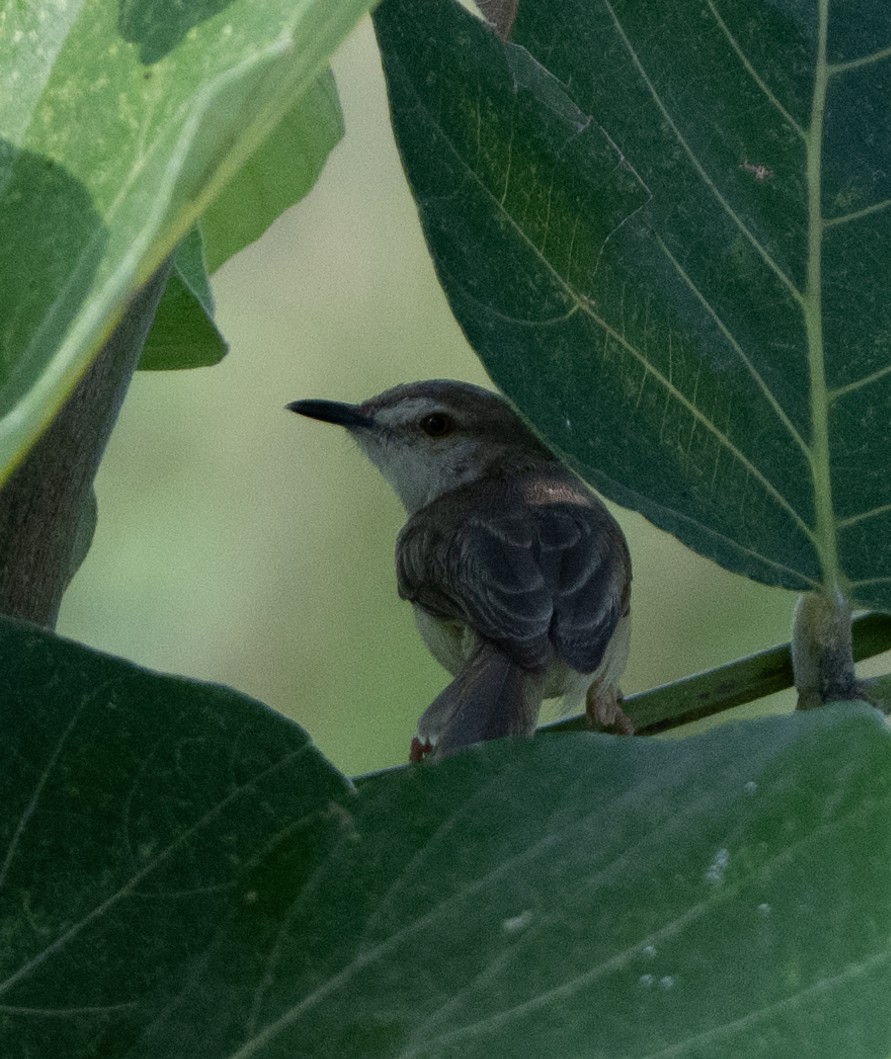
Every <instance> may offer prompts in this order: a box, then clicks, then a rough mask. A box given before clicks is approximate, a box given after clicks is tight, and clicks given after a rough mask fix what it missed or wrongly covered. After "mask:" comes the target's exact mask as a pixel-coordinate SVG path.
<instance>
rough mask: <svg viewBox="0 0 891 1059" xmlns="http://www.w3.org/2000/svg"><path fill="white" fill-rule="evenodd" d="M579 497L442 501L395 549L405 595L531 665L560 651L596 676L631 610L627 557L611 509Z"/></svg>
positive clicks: (424, 512) (412, 522) (409, 527)
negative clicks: (534, 501) (532, 501)
mask: <svg viewBox="0 0 891 1059" xmlns="http://www.w3.org/2000/svg"><path fill="white" fill-rule="evenodd" d="M580 496H581V497H582V499H583V501H584V502H580V503H572V502H567V501H565V500H564V501H561V502H556V503H542V504H521V505H516V504H508V503H499V502H498V500H499V498H498V497H494V498H489V500H488V501H487V502H482V503H481V502H467V503H455V502H454V498H444V501H445V502H443V501H437V502H434V503H433V504H431V505H429V506H428V507H426V508H422V509H421V510H420V511H419V512H417V514H415V515H414V516H413V517H412V518H411V519H409V521H408V523H406V525H405V527H404V529H403V530H402V533H401V534H400V536H399V540H398V542H397V549H396V568H397V578H398V584H399V594H400V595H401V596H402V597H403V598H404V599H409V600H411V602H412V603H414V604H416V605H417V606H420V607H422V608H423V609H424V610H426V611H428V612H429V613H431V614H434V615H436V616H437V617H441V618H451V619H459V620H461V621H464V622H466V623H467V624H468V625H470V626H471V627H472V628H474V629H476V631H477V632H479V633H480V634H481V635H482V636H484V637H486V638H487V639H489V640H492V641H494V642H495V643H497V644H499V645H500V646H501V647H502V648H503V649H504V650H505V651H506V652H507V653H508V654H509V655H510V656H511V657H513V658H514V659H515V660H516V661H517V662H519V663H520V664H521V665H523V666H525V667H528V668H536V667H539V666H544V665H546V664H547V663H548V662H549V661H550V660H551V659H552V658H553V657H554V655H555V654H556V655H557V657H559V658H561V659H562V660H563V661H564V662H566V663H567V664H568V665H570V666H572V668H574V669H577V670H579V671H580V672H586V673H587V672H593V671H594V670H595V669H596V668H597V666H598V665H599V663H600V660H601V658H602V657H603V653H604V651H605V650H606V646H607V644H608V643H609V640H610V637H611V636H612V634H613V631H614V629H615V626H616V623H617V622H618V620H619V618H620V617H621V615H622V613H623V611H624V610H625V609H626V608H627V574H626V571H627V566H626V563H627V552H625V544H624V539H623V538H622V536H621V532H620V531H619V530H618V527H617V526H616V525H615V523H614V521H613V520H612V517H611V516H610V515H609V513H608V512H607V511H606V509H605V508H604V507H603V505H602V504H600V503H599V501H597V500H595V499H594V498H592V497H591V496H590V495H589V494H587V493H585V494H580ZM470 500H471V501H472V500H473V498H470ZM511 508H514V509H517V508H518V510H515V511H514V513H513V514H512V513H510V512H511ZM616 549H620V550H621V552H622V555H621V556H617V555H616ZM617 558H618V559H619V562H617V561H616V559H617Z"/></svg>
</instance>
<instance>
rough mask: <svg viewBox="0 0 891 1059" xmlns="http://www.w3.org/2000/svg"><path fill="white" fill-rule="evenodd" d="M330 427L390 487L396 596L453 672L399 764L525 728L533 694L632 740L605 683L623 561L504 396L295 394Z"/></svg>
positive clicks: (436, 388) (611, 680)
mask: <svg viewBox="0 0 891 1059" xmlns="http://www.w3.org/2000/svg"><path fill="white" fill-rule="evenodd" d="M288 408H289V409H290V410H291V411H293V412H298V413H299V414H300V415H304V416H310V417H311V418H313V419H321V420H324V421H326V422H329V423H337V424H339V425H341V426H343V427H346V429H347V430H348V431H349V432H350V433H351V434H352V435H353V437H355V439H356V440H357V441H358V443H359V445H360V446H361V448H362V449H363V451H364V452H365V453H366V455H367V456H368V457H369V458H370V459H371V461H372V463H374V464H375V466H377V467H378V468H379V470H380V471H381V472H382V473H383V475H384V477H385V478H386V479H387V480H388V481H389V482H390V484H391V485H392V486H393V488H394V489H395V490H396V492H397V494H398V495H399V497H400V499H401V500H402V502H403V504H404V505H405V508H406V511H407V512H408V515H409V518H408V521H407V522H406V524H405V525H404V526H403V528H402V531H401V532H400V534H399V537H398V539H397V542H396V575H397V581H398V586H399V595H400V596H401V597H402V598H403V599H407V600H409V601H410V602H411V604H412V606H413V607H414V615H415V621H416V622H417V626H418V629H419V631H420V633H421V636H422V637H423V638H424V642H425V643H426V644H427V647H428V648H429V649H430V651H431V652H432V654H433V655H434V657H435V658H436V659H437V660H438V661H439V662H441V663H442V665H444V666H445V668H446V669H447V670H448V671H449V672H450V673H451V674H452V675H453V676H454V678H455V679H454V680H453V681H452V682H451V684H449V686H448V687H447V688H446V689H445V690H444V691H443V692H442V693H441V694H440V695H438V696H437V697H436V698H435V699H434V700H433V702H432V704H431V705H430V706H429V707H428V708H427V710H425V712H424V713H423V714H422V716H421V718H420V721H419V722H418V732H417V735H416V737H415V739H414V740H413V742H412V751H411V758H412V760H420V759H421V758H423V757H426V756H428V755H429V756H430V757H432V758H436V757H442V756H444V755H446V754H450V753H453V752H454V751H456V750H459V749H460V748H462V747H466V746H470V745H471V744H473V743H477V742H479V741H481V740H484V739H496V738H499V737H501V736H506V735H516V734H526V735H528V734H531V733H532V732H533V731H534V729H535V725H536V721H537V719H538V713H539V709H540V706H541V702H542V700H543V699H545V698H556V697H558V696H562V697H563V699H564V708H565V709H566V710H567V712H568V711H569V710H572V709H574V708H576V707H577V706H580V705H581V702H582V700H583V699H584V700H585V702H586V708H587V713H588V716H589V718H590V719H591V721H592V722H594V723H596V724H598V725H603V726H612V727H614V728H615V729H617V730H618V731H621V732H623V733H630V732H631V731H632V727H631V723H630V721H629V720H628V718H627V717H626V716H625V714H624V712H623V711H622V708H621V692H620V691H619V679H620V677H621V675H622V672H623V671H624V668H625V662H626V659H627V656H628V637H629V600H630V591H631V560H630V558H629V555H628V547H627V545H626V543H625V538H624V536H623V535H622V531H621V529H620V528H619V526H618V524H617V523H616V521H615V519H614V518H613V517H612V515H610V513H609V512H608V511H607V510H606V508H605V507H604V505H603V504H602V503H601V501H600V500H599V499H598V498H597V497H596V496H594V494H593V493H591V491H590V490H589V489H588V488H587V487H586V486H585V485H584V484H583V483H582V482H581V481H580V480H579V479H578V478H577V477H576V476H575V475H574V474H572V473H571V472H570V471H568V470H567V469H566V468H565V467H564V466H563V464H562V463H561V462H560V461H559V460H558V459H557V458H556V457H555V456H554V455H553V454H552V453H550V452H549V451H548V450H547V449H546V448H545V447H544V445H543V444H542V443H541V442H540V441H539V440H538V438H537V437H536V436H535V435H534V434H533V433H532V431H531V430H529V429H528V428H527V427H526V426H525V424H524V423H523V422H522V421H521V420H520V418H519V417H518V416H517V415H516V413H515V412H514V411H513V410H512V409H511V408H510V406H509V405H508V404H507V402H506V401H505V400H504V399H503V398H501V397H499V396H498V395H496V394H494V393H490V392H489V391H488V390H483V389H480V388H479V387H478V386H472V385H470V384H469V383H464V382H453V381H448V380H432V381H429V382H416V383H409V384H407V385H404V386H397V387H395V388H394V389H392V390H387V391H386V392H385V393H382V394H379V395H378V396H377V397H372V398H370V399H369V400H367V401H365V402H363V403H362V404H359V405H351V404H341V403H339V402H336V401H317V400H304V401H294V402H293V403H292V404H289V405H288Z"/></svg>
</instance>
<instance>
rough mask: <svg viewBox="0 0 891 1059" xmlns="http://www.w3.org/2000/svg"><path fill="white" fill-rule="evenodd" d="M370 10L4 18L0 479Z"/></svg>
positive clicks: (144, 10)
mask: <svg viewBox="0 0 891 1059" xmlns="http://www.w3.org/2000/svg"><path fill="white" fill-rule="evenodd" d="M370 3H371V0H201V2H195V3H190V4H181V3H179V2H174V0H121V2H120V3H119V2H117V0H84V2H82V3H78V4H66V5H62V6H61V7H56V8H53V11H52V14H51V15H50V16H49V17H48V14H47V10H46V9H45V7H44V6H43V5H40V4H21V3H16V2H12V0H8V2H6V3H5V4H3V5H2V7H0V25H2V32H3V41H4V56H3V62H2V68H0V78H2V85H3V91H2V92H0V275H2V276H3V283H2V284H0V320H2V325H0V479H2V478H3V477H4V475H5V474H7V473H8V471H9V468H10V466H11V465H12V464H13V463H14V462H15V461H16V460H17V459H19V458H20V457H21V455H22V453H23V451H24V450H25V448H26V447H27V445H28V444H29V442H30V441H32V440H33V438H34V437H35V435H36V433H37V432H38V431H39V429H40V428H41V427H42V426H43V425H44V424H45V423H46V421H47V420H48V419H49V417H50V416H51V415H52V413H53V412H54V410H55V409H56V408H57V407H58V406H59V404H60V402H61V401H62V400H63V399H64V397H65V395H66V393H67V392H68V391H69V390H70V388H71V387H72V386H73V384H74V383H75V381H76V380H77V378H78V377H79V376H80V375H81V374H82V373H83V371H84V369H85V367H86V366H87V364H88V363H89V361H90V359H91V357H92V356H93V355H94V354H95V352H96V350H97V349H98V348H99V347H100V345H101V343H102V341H103V339H104V338H105V337H106V336H107V335H108V333H109V331H110V329H111V328H112V327H113V325H114V323H115V322H116V320H117V319H118V318H119V317H120V315H121V313H122V311H123V307H124V305H125V304H126V302H127V299H128V297H129V296H130V295H131V294H132V293H133V291H134V290H135V289H136V288H137V287H138V286H139V285H140V283H142V282H144V281H145V279H146V278H147V277H148V275H149V274H150V273H151V272H152V271H153V270H154V269H155V268H156V267H157V265H158V264H159V263H160V262H161V261H162V260H163V259H164V257H165V256H166V255H167V254H168V253H170V252H171V251H172V249H173V248H174V246H175V245H176V243H177V242H178V241H179V240H180V239H181V238H182V236H184V235H185V234H186V232H187V231H188V229H189V228H190V226H191V225H192V224H193V223H194V221H195V220H196V219H197V218H198V216H199V215H200V214H201V213H202V211H203V210H204V209H205V208H206V207H207V205H208V204H209V203H210V202H211V201H212V200H213V198H214V196H215V195H216V194H218V193H219V191H220V190H221V188H222V187H223V186H224V185H225V183H226V182H227V181H228V180H229V179H230V178H231V177H232V176H233V175H234V174H235V172H237V170H238V168H239V167H240V166H241V164H242V163H243V162H244V161H245V160H246V159H247V158H248V157H249V156H250V155H251V154H252V153H253V152H254V151H255V150H256V149H257V148H258V147H259V146H260V145H261V144H262V142H263V141H264V139H265V138H266V137H267V136H268V135H269V134H270V133H271V132H272V131H273V130H274V129H275V127H276V126H277V125H278V123H279V122H280V121H281V119H282V118H283V117H284V116H285V115H286V114H287V113H288V112H289V111H290V110H291V109H292V107H293V106H294V105H295V103H296V101H297V100H298V99H299V98H300V96H301V95H302V94H303V92H304V91H305V90H307V89H308V88H309V87H310V86H311V85H312V84H313V83H314V82H315V80H316V78H317V77H318V76H319V75H320V74H321V73H322V71H323V70H324V68H325V66H326V64H327V61H328V59H329V57H330V55H331V53H332V51H333V50H334V48H335V47H336V46H337V44H338V43H339V42H340V41H341V40H342V39H343V37H344V36H345V35H346V33H347V32H348V30H349V29H350V28H351V27H352V25H353V24H354V23H355V21H356V20H357V19H358V17H359V16H360V15H361V14H362V13H363V12H364V11H366V10H367V9H368V7H369V6H370Z"/></svg>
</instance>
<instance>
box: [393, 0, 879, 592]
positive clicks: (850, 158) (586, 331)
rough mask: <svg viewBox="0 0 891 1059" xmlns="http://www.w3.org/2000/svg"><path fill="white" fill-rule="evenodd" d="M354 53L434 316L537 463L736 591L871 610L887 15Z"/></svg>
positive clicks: (725, 3)
mask: <svg viewBox="0 0 891 1059" xmlns="http://www.w3.org/2000/svg"><path fill="white" fill-rule="evenodd" d="M830 7H831V9H830ZM375 25H376V28H377V33H378V38H379V41H380V45H381V50H382V53H383V58H384V67H385V72H386V75H387V82H388V87H389V92H390V102H391V109H392V115H393V122H394V126H395V129H396V134H397V139H398V142H399V147H400V150H401V153H402V158H403V162H404V164H405V168H406V171H407V174H408V177H409V180H410V182H411V184H412V187H413V191H414V194H415V197H416V199H417V202H418V207H419V210H420V214H421V219H422V221H423V224H424V229H425V232H426V235H427V239H428V242H429V244H430V248H431V251H432V253H433V257H434V260H435V263H436V266H437V269H438V271H439V275H440V279H441V281H442V283H443V286H444V288H445V290H446V292H447V294H448V296H449V299H450V302H451V305H452V308H453V310H454V312H455V314H456V316H457V318H458V320H459V321H460V323H461V324H462V326H463V328H464V329H465V331H466V332H467V334H468V337H469V338H470V341H471V342H472V344H473V345H474V347H475V348H476V349H477V351H478V352H479V354H480V356H481V357H482V359H483V361H484V363H485V365H486V367H487V368H488V370H489V371H490V372H491V374H492V376H493V378H494V379H495V380H496V381H497V382H498V384H499V385H500V386H501V387H502V388H503V389H504V390H505V392H506V393H507V394H508V395H509V396H510V397H511V398H512V399H513V400H514V401H515V402H516V403H517V405H518V406H519V407H520V409H521V410H522V411H523V412H524V413H525V414H526V415H527V416H528V417H529V418H530V419H531V420H532V422H533V423H534V424H535V425H536V426H537V427H538V428H539V429H540V430H541V431H542V432H543V433H544V434H545V436H546V437H547V439H548V440H549V442H550V443H551V444H552V445H553V446H554V448H556V449H557V450H558V451H559V452H561V453H563V454H565V455H566V456H567V458H568V459H569V461H570V462H571V463H572V464H573V466H575V467H576V468H577V469H578V470H579V471H580V472H581V473H582V474H584V475H585V476H586V477H587V478H588V479H589V480H591V481H592V482H593V483H594V484H595V485H596V486H597V487H598V488H600V489H601V490H602V491H603V492H604V493H606V494H607V495H608V496H610V497H612V498H614V499H615V500H617V501H619V502H620V503H622V504H626V505H629V506H632V507H635V508H637V509H639V510H640V511H642V512H643V513H644V514H645V515H647V517H648V518H650V519H652V520H653V521H654V522H656V523H657V524H658V525H660V526H662V527H664V528H665V529H668V530H670V531H671V532H673V533H675V534H677V535H678V536H679V537H681V538H682V539H683V540H684V541H685V542H687V543H688V544H689V545H690V546H691V547H694V548H696V549H697V550H698V551H700V552H702V553H703V554H705V555H708V556H711V557H713V558H715V559H716V560H718V561H719V562H721V563H723V564H724V565H725V566H727V567H729V568H730V569H733V570H737V571H740V572H743V573H745V574H748V575H750V576H752V577H757V578H759V579H761V580H764V581H767V582H770V583H775V584H780V585H785V586H787V587H789V588H799V589H807V588H813V587H817V586H820V585H824V586H827V587H835V586H836V585H840V586H841V587H842V589H844V590H848V591H849V592H850V595H851V596H852V598H853V599H854V600H856V601H858V602H860V603H863V604H866V605H870V606H875V607H880V608H885V609H887V608H889V607H891V475H889V473H888V467H889V466H891V441H889V438H891V433H889V430H888V409H889V407H891V352H889V346H891V298H889V297H888V285H889V274H891V208H889V207H891V125H889V123H888V120H887V119H888V93H889V86H891V30H889V23H888V19H887V10H886V6H885V4H884V3H883V2H882V0H874V2H870V0H864V2H863V3H857V4H846V3H843V2H841V0H839V2H836V3H833V4H832V5H830V3H829V0H814V2H813V3H808V4H788V3H783V4H778V3H776V2H775V0H705V2H704V3H703V2H701V0H666V2H664V3H658V4H653V3H640V2H639V0H566V2H565V3H561V4H559V5H556V6H555V5H554V4H553V3H550V2H548V0H523V2H522V3H521V4H520V7H519V15H518V18H517V22H516V24H515V26H514V29H513V34H512V40H513V41H514V42H515V43H508V44H504V43H502V42H501V41H500V40H499V39H498V38H497V36H496V35H495V34H494V33H493V32H491V30H489V29H488V28H487V27H486V26H485V25H484V24H483V23H481V22H480V21H478V20H476V19H475V18H474V17H473V16H472V15H470V14H469V13H468V12H467V11H465V10H463V9H462V8H460V7H459V6H458V5H457V4H454V3H452V2H450V0H386V2H385V3H384V4H383V5H382V6H381V8H380V9H379V10H378V12H377V14H376V16H375ZM595 141H602V142H606V143H608V144H609V145H610V147H611V149H612V152H613V158H614V166H613V171H612V175H609V174H607V175H606V176H605V175H604V172H603V167H602V166H598V165H591V164H590V159H589V156H588V152H587V151H586V150H585V145H586V144H588V143H591V142H595ZM629 174H633V175H634V176H635V178H636V179H637V180H638V181H639V185H640V187H641V189H643V190H644V192H645V194H644V199H643V201H641V202H640V203H639V205H637V207H636V208H628V209H626V210H625V211H624V212H620V213H619V214H617V213H616V211H615V196H616V193H617V190H618V189H619V188H620V187H625V186H627V183H628V180H629ZM628 205H629V206H631V205H632V204H631V203H630V202H629V203H628Z"/></svg>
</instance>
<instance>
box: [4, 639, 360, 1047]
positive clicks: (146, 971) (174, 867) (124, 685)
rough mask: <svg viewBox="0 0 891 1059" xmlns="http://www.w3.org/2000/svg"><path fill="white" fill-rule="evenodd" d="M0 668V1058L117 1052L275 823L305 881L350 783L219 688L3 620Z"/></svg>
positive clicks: (292, 732) (189, 956) (151, 1013)
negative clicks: (334, 804) (292, 843)
mask: <svg viewBox="0 0 891 1059" xmlns="http://www.w3.org/2000/svg"><path fill="white" fill-rule="evenodd" d="M0 673H2V677H0V680H2V691H0V716H2V727H3V732H4V737H3V746H2V748H0V793H2V797H0V805H2V809H0V835H2V838H0V935H2V937H3V944H2V946H0V982H2V984H0V996H2V999H0V1053H2V1055H3V1056H4V1059H18V1057H23V1059H24V1057H26V1056H27V1057H44V1056H46V1057H49V1056H65V1057H66V1059H79V1057H85V1056H100V1055H101V1056H103V1057H112V1056H115V1057H116V1056H123V1055H124V1054H126V1052H127V1048H128V1047H129V1046H130V1045H131V1044H132V1042H133V1041H134V1040H135V1039H136V1037H137V1036H138V1035H139V1034H140V1033H141V1032H142V1031H143V1030H144V1028H145V1027H146V1026H147V1025H148V1024H150V1023H151V1021H152V1020H153V1019H154V1018H156V1017H158V1015H159V1013H160V1012H161V1011H163V1010H164V1008H165V1007H166V1006H167V1005H168V1004H169V1003H170V1002H171V1001H172V999H173V998H175V997H176V996H177V995H178V994H179V993H180V992H181V991H182V990H183V989H184V988H185V987H186V981H187V979H188V977H189V976H190V975H192V974H195V973H197V972H199V970H200V967H201V963H202V959H203V958H204V956H205V954H206V953H207V951H208V950H209V949H210V948H211V947H212V946H213V945H214V944H215V937H216V935H217V932H218V931H219V930H220V927H221V924H223V923H225V921H226V919H227V917H228V916H229V915H230V914H231V910H232V909H233V908H238V907H239V906H241V905H243V904H245V902H252V901H253V900H254V898H253V897H252V896H251V894H250V892H248V891H247V890H246V889H245V887H244V885H243V880H244V878H245V877H246V875H249V874H250V872H251V871H252V870H253V864H254V862H256V861H257V860H258V859H259V860H261V861H262V859H263V858H264V857H265V856H267V850H268V849H269V848H274V847H275V845H276V843H278V842H280V841H281V840H282V839H283V837H284V836H285V835H291V836H292V838H296V837H297V836H299V839H297V843H298V845H299V850H300V852H299V853H298V854H297V856H296V857H295V859H294V860H293V861H292V862H291V865H290V869H291V875H290V878H289V885H290V886H292V887H293V891H294V892H300V891H301V889H303V888H304V887H305V886H307V885H308V883H309V882H310V881H311V873H312V871H313V870H315V867H317V865H318V864H319V863H321V862H323V861H324V860H325V856H326V853H325V849H326V846H327V844H328V843H329V841H330V840H331V839H332V837H334V836H335V835H336V828H332V826H331V819H330V806H331V799H332V798H336V797H342V796H343V794H344V792H345V791H346V790H347V785H346V783H345V782H344V780H343V779H342V777H340V776H339V774H338V773H336V771H335V770H334V769H333V768H332V767H331V766H329V765H328V764H327V763H326V762H324V761H323V759H322V758H321V757H320V755H319V754H318V753H317V752H316V751H315V750H314V749H313V748H312V746H311V745H310V743H309V741H308V740H307V738H306V736H305V735H304V733H303V732H301V731H300V729H298V728H297V727H296V725H294V724H292V723H291V722H289V721H286V720H285V719H284V718H282V717H280V716H278V715H276V714H274V713H272V711H270V710H268V709H266V708H265V707H264V706H261V705H260V704H259V703H257V702H254V701H252V700H250V699H247V698H246V697H245V696H243V695H238V694H236V693H235V692H233V691H230V690H228V689H226V688H222V687H215V686H213V685H207V684H200V683H197V682H191V681H187V680H181V679H175V678H172V677H166V676H160V675H158V674H155V673H149V672H146V671H144V670H140V669H139V668H137V667H136V666H133V665H131V664H129V663H125V662H123V661H121V660H119V659H115V658H110V657H107V656H104V655H101V654H98V653H96V652H93V651H89V650H87V649H86V648H84V647H81V646H80V645H78V644H74V643H70V642H68V641H65V640H62V639H59V638H56V637H54V636H53V635H52V634H50V633H47V632H45V631H43V630H39V629H37V628H36V627H31V626H27V625H16V624H15V623H13V622H11V621H9V620H3V621H2V622H0ZM258 903H259V904H260V905H262V902H258ZM257 911H258V912H259V911H260V909H259V908H258V909H257ZM219 984H220V985H222V983H219ZM169 1054H170V1055H173V1054H174V1052H170V1053H169ZM178 1054H184V1053H178ZM192 1054H193V1055H197V1054H202V1055H203V1054H205V1053H201V1052H193V1053H192Z"/></svg>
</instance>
